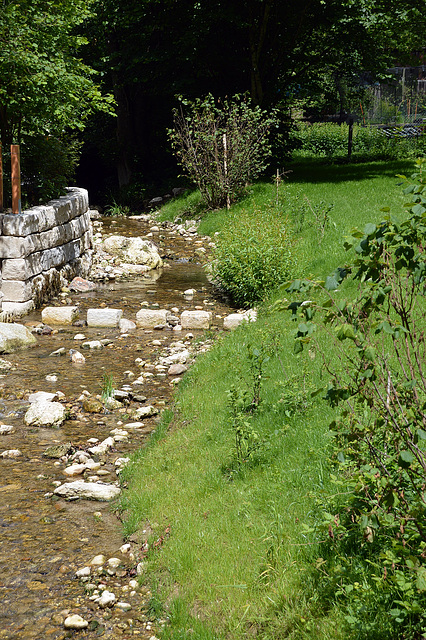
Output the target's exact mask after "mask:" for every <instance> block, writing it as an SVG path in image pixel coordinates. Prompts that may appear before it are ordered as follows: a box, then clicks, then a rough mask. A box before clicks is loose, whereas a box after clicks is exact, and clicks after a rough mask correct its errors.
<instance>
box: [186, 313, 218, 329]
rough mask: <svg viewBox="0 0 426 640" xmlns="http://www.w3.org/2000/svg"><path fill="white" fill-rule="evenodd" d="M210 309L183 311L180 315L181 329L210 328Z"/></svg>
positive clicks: (211, 315)
mask: <svg viewBox="0 0 426 640" xmlns="http://www.w3.org/2000/svg"><path fill="white" fill-rule="evenodd" d="M212 319H213V314H212V313H211V311H184V312H183V313H182V314H181V316H180V323H181V325H182V329H210V325H211V323H212Z"/></svg>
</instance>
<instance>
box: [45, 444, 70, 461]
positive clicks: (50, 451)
mask: <svg viewBox="0 0 426 640" xmlns="http://www.w3.org/2000/svg"><path fill="white" fill-rule="evenodd" d="M71 449H72V444H71V442H64V443H61V444H54V445H52V446H51V447H48V448H47V449H45V451H43V456H44V457H45V458H53V459H56V460H58V459H59V458H62V456H66V455H67V453H69V452H70V451H71Z"/></svg>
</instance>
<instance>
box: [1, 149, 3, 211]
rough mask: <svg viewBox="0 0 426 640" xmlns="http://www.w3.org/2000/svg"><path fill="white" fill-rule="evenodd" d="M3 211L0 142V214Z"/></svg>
mask: <svg viewBox="0 0 426 640" xmlns="http://www.w3.org/2000/svg"><path fill="white" fill-rule="evenodd" d="M2 211H3V156H2V147H1V142H0V213H1V212H2Z"/></svg>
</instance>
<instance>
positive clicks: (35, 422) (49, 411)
mask: <svg viewBox="0 0 426 640" xmlns="http://www.w3.org/2000/svg"><path fill="white" fill-rule="evenodd" d="M65 417H66V410H65V407H64V406H63V405H62V404H61V403H60V402H46V401H39V402H33V404H32V405H31V406H30V408H29V409H28V411H27V413H26V414H25V416H24V422H25V424H27V425H28V426H35V427H59V426H60V425H61V424H62V423H63V422H64V420H65Z"/></svg>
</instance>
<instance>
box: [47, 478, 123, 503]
mask: <svg viewBox="0 0 426 640" xmlns="http://www.w3.org/2000/svg"><path fill="white" fill-rule="evenodd" d="M54 493H55V494H56V495H58V496H62V497H64V498H86V499H88V500H101V501H109V500H113V499H114V498H116V497H117V496H119V495H120V493H121V491H120V489H119V488H118V487H116V486H115V485H112V484H104V483H100V482H84V481H83V480H75V481H74V482H66V483H65V484H63V485H61V486H60V487H57V488H56V489H55V491H54Z"/></svg>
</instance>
